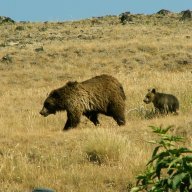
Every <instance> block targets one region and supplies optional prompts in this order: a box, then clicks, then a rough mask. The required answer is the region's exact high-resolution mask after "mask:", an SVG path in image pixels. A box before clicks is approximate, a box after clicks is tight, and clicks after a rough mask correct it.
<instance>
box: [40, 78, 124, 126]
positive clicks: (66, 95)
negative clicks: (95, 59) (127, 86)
mask: <svg viewBox="0 0 192 192" xmlns="http://www.w3.org/2000/svg"><path fill="white" fill-rule="evenodd" d="M125 98H126V97H125V93H124V90H123V87H122V85H121V84H120V83H119V82H118V80H117V79H115V78H114V77H112V76H109V75H100V76H96V77H94V78H92V79H89V80H86V81H83V82H80V83H78V82H76V81H75V82H71V81H70V82H68V83H67V84H66V85H65V86H63V87H61V88H58V89H56V90H53V91H52V92H51V93H50V94H49V96H48V97H47V99H46V100H45V102H44V107H43V109H42V110H41V111H40V114H41V115H43V116H48V115H49V114H55V113H56V112H57V111H64V110H66V111H67V122H66V124H65V126H64V130H67V129H69V128H72V127H76V126H77V125H78V123H79V122H80V117H81V115H85V116H86V117H87V118H88V119H90V121H92V122H93V123H94V124H95V125H98V124H99V121H98V114H99V113H101V114H105V115H107V116H111V117H113V118H114V120H115V121H116V122H117V124H118V125H124V124H125V115H124V111H125Z"/></svg>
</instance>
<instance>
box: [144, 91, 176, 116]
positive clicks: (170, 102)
mask: <svg viewBox="0 0 192 192" xmlns="http://www.w3.org/2000/svg"><path fill="white" fill-rule="evenodd" d="M143 101H144V102H145V103H146V104H148V103H150V102H152V103H153V105H154V107H155V110H156V112H157V113H160V114H168V113H169V112H170V113H175V114H178V112H177V110H179V101H178V99H177V98H176V97H175V96H174V95H171V94H166V93H159V92H157V91H156V90H155V89H154V88H153V89H148V93H147V94H146V96H145V98H144V100H143Z"/></svg>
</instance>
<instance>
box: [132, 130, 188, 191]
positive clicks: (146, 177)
mask: <svg viewBox="0 0 192 192" xmlns="http://www.w3.org/2000/svg"><path fill="white" fill-rule="evenodd" d="M171 127H172V126H169V127H167V128H162V127H154V126H151V128H152V129H153V132H154V133H157V134H158V135H159V136H160V139H159V140H157V141H150V142H151V143H154V144H156V145H157V146H156V147H155V149H154V151H153V154H152V158H151V160H150V161H149V162H148V164H147V168H146V170H145V172H144V173H143V174H141V175H138V176H137V185H136V187H134V188H132V190H131V192H137V191H148V192H169V191H171V192H173V191H178V190H179V191H180V192H189V191H192V156H191V155H186V154H188V153H192V151H191V150H189V149H188V148H185V147H177V146H176V143H177V142H181V141H182V140H183V138H182V137H178V136H172V135H169V134H167V132H168V131H169V130H170V128H171Z"/></svg>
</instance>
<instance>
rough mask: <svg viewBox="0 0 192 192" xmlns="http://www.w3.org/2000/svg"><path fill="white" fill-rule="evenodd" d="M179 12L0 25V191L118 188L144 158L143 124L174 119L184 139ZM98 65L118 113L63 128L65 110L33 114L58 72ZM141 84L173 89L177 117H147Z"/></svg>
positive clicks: (187, 84)
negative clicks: (113, 88)
mask: <svg viewBox="0 0 192 192" xmlns="http://www.w3.org/2000/svg"><path fill="white" fill-rule="evenodd" d="M179 18H180V15H179V14H170V15H169V16H162V15H146V16H145V15H133V20H132V22H130V23H128V24H125V25H122V24H121V23H120V22H119V19H118V17H116V16H107V17H103V18H92V19H87V20H82V21H74V22H62V23H51V22H46V23H28V22H27V23H22V22H20V23H15V24H2V25H0V37H1V38H0V77H1V81H0V86H1V89H0V100H1V101H0V109H1V110H0V186H1V187H0V191H3V192H12V191H13V192H16V191H19V192H20V191H22V192H23V191H25V192H30V191H31V190H32V189H33V188H35V187H46V188H52V189H54V190H56V191H58V192H65V191H66V192H68V191H71V192H73V191H79V192H92V191H93V192H103V191H106V192H107V191H108V192H113V191H119V192H125V191H129V189H130V187H131V186H132V185H133V184H134V182H135V176H136V175H137V174H138V173H140V172H141V171H142V170H143V169H144V168H145V164H146V162H147V161H148V160H149V158H150V155H151V152H152V149H153V146H151V145H150V144H148V143H147V142H145V141H147V140H151V139H153V137H154V135H152V133H151V130H150V129H149V127H148V126H149V125H155V126H159V125H165V126H167V125H175V129H174V130H173V134H179V135H181V136H185V137H186V145H187V146H188V147H189V148H190V147H191V144H192V140H191V139H192V137H191V134H192V120H191V114H192V30H191V29H192V28H191V26H192V21H190V20H189V21H181V20H180V19H179ZM102 73H107V74H111V75H113V76H115V77H116V78H118V79H119V81H120V82H121V83H122V84H123V86H124V89H125V92H126V95H127V101H126V120H127V124H126V126H124V127H118V126H117V125H116V123H115V121H113V120H112V118H108V117H105V116H102V115H101V116H100V120H101V123H102V125H101V126H100V127H97V128H96V127H94V125H93V124H92V123H91V122H89V121H88V120H87V119H86V118H84V117H83V118H82V119H81V124H80V125H79V127H78V128H77V129H73V130H70V131H68V132H63V131H62V128H63V125H64V121H65V120H66V113H64V112H63V113H58V114H56V115H55V116H49V117H47V118H43V117H42V116H40V115H39V111H40V109H41V107H42V104H43V101H44V99H45V97H46V95H47V94H48V93H49V92H50V91H51V90H52V89H54V88H57V87H59V86H62V85H64V84H65V83H66V82H67V81H68V80H77V81H82V80H85V79H88V78H91V77H93V76H95V75H99V74H102ZM149 87H155V88H157V89H158V90H159V91H162V92H167V93H171V94H174V95H176V96H177V97H178V99H179V100H180V106H181V107H180V114H179V116H171V115H170V116H167V117H160V118H152V119H147V118H145V115H146V114H147V113H148V112H149V111H150V110H151V109H152V107H153V106H152V105H145V104H144V103H143V101H142V100H143V97H144V95H145V93H146V91H147V89H148V88H149Z"/></svg>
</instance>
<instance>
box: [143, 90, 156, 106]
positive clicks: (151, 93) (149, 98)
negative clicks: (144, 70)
mask: <svg viewBox="0 0 192 192" xmlns="http://www.w3.org/2000/svg"><path fill="white" fill-rule="evenodd" d="M155 95H156V90H155V88H152V89H148V93H147V94H146V95H145V98H144V99H143V101H144V102H145V103H146V104H148V103H151V102H153V101H154V99H155Z"/></svg>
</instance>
